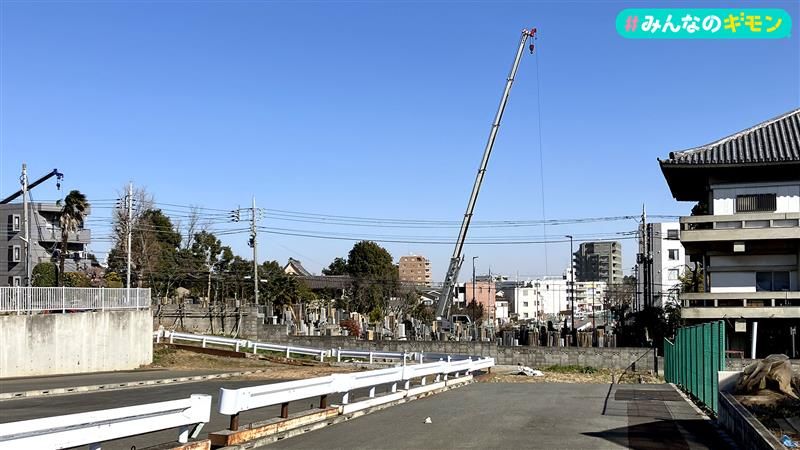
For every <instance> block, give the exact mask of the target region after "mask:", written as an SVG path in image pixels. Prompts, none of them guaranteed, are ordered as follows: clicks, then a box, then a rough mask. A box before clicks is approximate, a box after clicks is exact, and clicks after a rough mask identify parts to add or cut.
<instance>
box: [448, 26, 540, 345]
mask: <svg viewBox="0 0 800 450" xmlns="http://www.w3.org/2000/svg"><path fill="white" fill-rule="evenodd" d="M535 40H536V28H532V29H530V30H527V29H526V30H522V36H521V38H520V41H519V46H518V48H517V53H516V56H515V58H514V63H513V64H512V65H511V70H510V72H509V74H508V77H507V78H506V85H505V89H504V90H503V96H502V97H501V98H500V106H498V108H497V113H496V114H495V117H494V121H493V122H492V127H491V129H490V131H489V139H488V141H487V142H486V147H485V148H484V150H483V159H481V165H480V167H479V168H478V174H477V175H476V177H475V183H474V184H473V185H472V193H471V194H470V196H469V202H468V203H467V211H466V212H465V213H464V219H463V220H462V221H461V229H460V230H459V232H458V239H456V245H455V249H453V256H451V257H450V265H449V267H448V268H447V273H446V274H445V277H444V282H443V283H442V291H441V293H440V294H439V298H438V299H437V304H436V322H437V325H438V327H437V328H438V329H439V331H448V330H449V329H450V327H451V324H450V320H448V319H447V317H448V315H449V312H450V306H451V303H452V299H453V297H454V295H455V292H454V291H455V285H456V283H457V281H458V273H459V272H460V271H461V264H462V263H463V262H464V256H463V250H464V241H465V240H466V238H467V230H468V229H469V224H470V222H471V221H472V214H473V212H474V210H475V202H476V201H477V200H478V193H479V192H480V190H481V184H482V183H483V177H484V175H485V174H486V166H487V165H488V164H489V156H490V155H491V154H492V148H493V147H494V141H495V139H496V138H497V132H498V131H499V130H500V121H501V120H502V119H503V112H504V111H505V109H506V104H507V103H508V96H509V94H510V93H511V86H512V85H513V84H514V77H516V75H517V69H518V68H519V63H520V61H521V60H522V55H523V54H524V53H525V44H527V43H528V42H529V41H530V44H529V47H528V49H529V50H530V52H531V53H533V51H534V48H535V47H534V41H535Z"/></svg>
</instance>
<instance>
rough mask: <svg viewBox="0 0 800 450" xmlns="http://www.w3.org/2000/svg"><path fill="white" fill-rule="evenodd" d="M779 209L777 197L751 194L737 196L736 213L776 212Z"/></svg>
mask: <svg viewBox="0 0 800 450" xmlns="http://www.w3.org/2000/svg"><path fill="white" fill-rule="evenodd" d="M775 209H777V195H775V194H750V195H737V196H736V212H737V213H738V212H774V211H775Z"/></svg>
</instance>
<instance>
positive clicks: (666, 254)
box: [636, 222, 689, 308]
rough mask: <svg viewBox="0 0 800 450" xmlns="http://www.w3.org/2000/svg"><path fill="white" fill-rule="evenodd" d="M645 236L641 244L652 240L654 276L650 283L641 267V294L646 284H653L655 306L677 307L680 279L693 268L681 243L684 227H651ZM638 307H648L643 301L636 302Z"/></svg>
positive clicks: (659, 224) (638, 277) (641, 266)
mask: <svg viewBox="0 0 800 450" xmlns="http://www.w3.org/2000/svg"><path fill="white" fill-rule="evenodd" d="M640 228H641V227H640ZM643 234H644V235H641V234H640V240H641V239H647V240H648V246H649V248H650V249H651V256H652V258H653V263H652V276H651V277H650V280H646V279H645V275H644V268H643V264H639V268H638V270H637V286H638V290H639V291H640V292H642V293H643V292H644V291H645V284H647V283H648V282H649V288H650V292H652V296H653V306H658V307H661V308H663V307H665V306H666V305H667V304H668V303H672V304H677V303H678V298H679V294H680V284H681V282H680V276H681V275H682V274H683V273H684V272H685V271H686V270H687V269H688V268H689V260H688V258H687V257H686V250H685V249H684V248H683V244H681V241H680V223H678V222H665V223H651V224H648V229H647V231H646V232H645V233H643ZM641 248H642V246H641V245H640V249H641ZM636 305H637V306H639V307H641V306H645V305H644V302H643V301H640V302H636Z"/></svg>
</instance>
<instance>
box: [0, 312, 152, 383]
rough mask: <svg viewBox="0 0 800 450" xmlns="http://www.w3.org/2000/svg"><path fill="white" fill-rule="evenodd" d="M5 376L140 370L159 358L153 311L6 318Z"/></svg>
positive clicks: (1, 358)
mask: <svg viewBox="0 0 800 450" xmlns="http://www.w3.org/2000/svg"><path fill="white" fill-rule="evenodd" d="M0 343H2V344H1V345H0V378H5V377H20V376H36V375H55V374H68V373H83V372H100V371H111V370H126V369H135V368H137V367H139V366H142V365H146V364H150V363H151V362H152V361H153V317H152V312H151V311H150V310H149V309H147V310H138V311H105V312H80V313H68V314H34V315H29V316H17V315H8V316H0Z"/></svg>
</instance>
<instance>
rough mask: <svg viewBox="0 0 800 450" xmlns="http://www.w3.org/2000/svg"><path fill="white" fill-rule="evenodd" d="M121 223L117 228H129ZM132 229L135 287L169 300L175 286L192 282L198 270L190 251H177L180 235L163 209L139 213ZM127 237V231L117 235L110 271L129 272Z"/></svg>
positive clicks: (110, 258)
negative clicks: (144, 288) (150, 290)
mask: <svg viewBox="0 0 800 450" xmlns="http://www.w3.org/2000/svg"><path fill="white" fill-rule="evenodd" d="M118 217H120V216H119V215H118ZM119 220H121V219H118V222H117V225H116V226H117V229H119V228H120V227H121V228H123V229H124V228H125V227H127V226H128V224H127V222H119ZM130 226H131V237H132V239H131V265H132V267H131V280H132V284H135V285H137V286H139V287H149V288H151V289H152V290H153V296H154V297H166V296H167V295H169V293H170V292H172V290H173V288H174V286H175V285H176V284H179V283H181V282H185V281H186V280H187V279H189V280H192V278H191V275H192V274H194V273H196V271H197V270H198V269H197V267H196V264H195V263H194V262H193V261H192V259H191V253H190V252H188V251H186V252H182V253H179V252H178V250H179V247H180V244H181V240H182V239H181V234H180V233H179V232H178V231H176V230H175V227H174V226H173V224H172V220H171V219H170V218H169V217H168V216H166V215H165V214H164V213H163V212H162V211H161V210H160V209H146V210H144V211H139V212H137V215H136V217H134V220H133V222H131V223H130ZM123 231H124V230H123ZM126 236H127V233H126V232H122V233H120V232H119V231H118V232H117V242H116V243H115V246H114V249H112V251H111V252H110V253H109V267H108V269H109V270H110V271H113V272H117V273H120V274H125V273H127V264H126V259H127V237H126Z"/></svg>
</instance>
